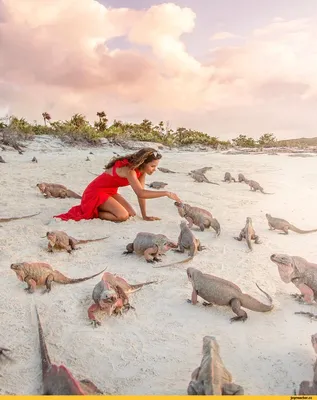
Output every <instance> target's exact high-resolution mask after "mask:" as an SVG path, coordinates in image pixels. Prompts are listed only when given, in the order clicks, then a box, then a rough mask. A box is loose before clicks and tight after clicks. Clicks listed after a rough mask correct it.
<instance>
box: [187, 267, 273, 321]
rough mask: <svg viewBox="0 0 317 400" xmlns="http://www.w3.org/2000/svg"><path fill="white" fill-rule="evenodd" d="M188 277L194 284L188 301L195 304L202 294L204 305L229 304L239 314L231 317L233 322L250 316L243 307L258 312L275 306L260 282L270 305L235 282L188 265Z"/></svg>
mask: <svg viewBox="0 0 317 400" xmlns="http://www.w3.org/2000/svg"><path fill="white" fill-rule="evenodd" d="M187 277H188V280H189V281H190V282H191V284H192V286H193V291H192V298H191V300H189V299H188V300H187V302H188V303H191V304H193V305H195V304H196V303H198V301H197V296H200V297H201V298H203V299H204V300H206V301H205V302H204V303H203V305H204V306H212V305H214V304H216V305H218V306H229V307H231V309H232V311H233V312H234V313H235V314H236V315H237V316H236V317H233V318H230V321H231V322H233V321H245V320H246V319H247V318H248V314H247V313H246V312H245V311H244V310H242V309H241V307H244V308H247V309H249V310H252V311H257V312H268V311H271V310H272V309H273V308H274V305H273V304H272V298H271V296H269V295H268V294H267V293H266V292H264V290H262V289H261V288H260V287H259V286H258V284H256V286H257V287H258V289H259V290H261V292H263V293H264V294H265V296H266V297H267V298H268V299H269V301H270V303H271V304H270V305H267V304H264V303H261V302H260V301H258V300H257V299H255V298H254V297H252V296H250V295H248V294H245V293H243V292H242V291H241V289H240V288H239V286H237V285H235V284H234V283H232V282H230V281H227V280H226V279H222V278H218V277H217V276H214V275H210V274H204V273H202V272H201V271H199V270H198V269H196V268H192V267H188V268H187Z"/></svg>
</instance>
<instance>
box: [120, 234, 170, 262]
mask: <svg viewBox="0 0 317 400" xmlns="http://www.w3.org/2000/svg"><path fill="white" fill-rule="evenodd" d="M173 248H175V249H176V248H177V244H176V243H174V242H172V241H171V240H169V239H168V238H167V237H166V236H165V235H162V234H155V233H150V232H139V233H138V234H137V235H136V237H135V239H134V241H133V242H132V243H128V244H127V247H126V251H125V252H123V254H131V253H133V252H135V253H136V254H137V255H144V258H145V260H146V261H147V262H148V263H154V262H160V261H162V260H161V259H160V258H159V256H162V255H163V254H165V253H166V252H167V251H168V250H170V249H173Z"/></svg>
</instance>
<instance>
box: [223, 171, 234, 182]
mask: <svg viewBox="0 0 317 400" xmlns="http://www.w3.org/2000/svg"><path fill="white" fill-rule="evenodd" d="M231 181H233V182H236V180H235V179H234V178H233V176H231V174H230V172H226V173H225V177H224V178H223V181H222V182H229V183H231Z"/></svg>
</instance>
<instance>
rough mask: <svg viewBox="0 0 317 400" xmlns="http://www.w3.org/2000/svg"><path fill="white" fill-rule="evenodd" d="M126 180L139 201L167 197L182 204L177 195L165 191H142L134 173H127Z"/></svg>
mask: <svg viewBox="0 0 317 400" xmlns="http://www.w3.org/2000/svg"><path fill="white" fill-rule="evenodd" d="M127 179H128V181H129V183H130V185H131V187H132V189H133V190H134V193H135V194H136V195H137V196H138V198H140V199H157V198H159V197H169V198H170V199H172V200H175V201H179V202H182V201H181V200H180V198H179V197H178V196H177V194H175V193H172V192H167V191H159V190H146V189H143V187H142V185H141V183H140V181H139V179H138V177H137V175H136V172H135V171H133V170H131V171H129V172H127Z"/></svg>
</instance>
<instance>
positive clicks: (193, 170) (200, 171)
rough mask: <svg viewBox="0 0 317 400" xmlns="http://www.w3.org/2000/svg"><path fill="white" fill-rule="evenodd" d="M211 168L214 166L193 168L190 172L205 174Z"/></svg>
mask: <svg viewBox="0 0 317 400" xmlns="http://www.w3.org/2000/svg"><path fill="white" fill-rule="evenodd" d="M210 169H212V167H203V168H198V169H192V170H191V171H190V172H189V175H190V174H191V173H192V174H205V173H206V172H207V171H209V170H210Z"/></svg>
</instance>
